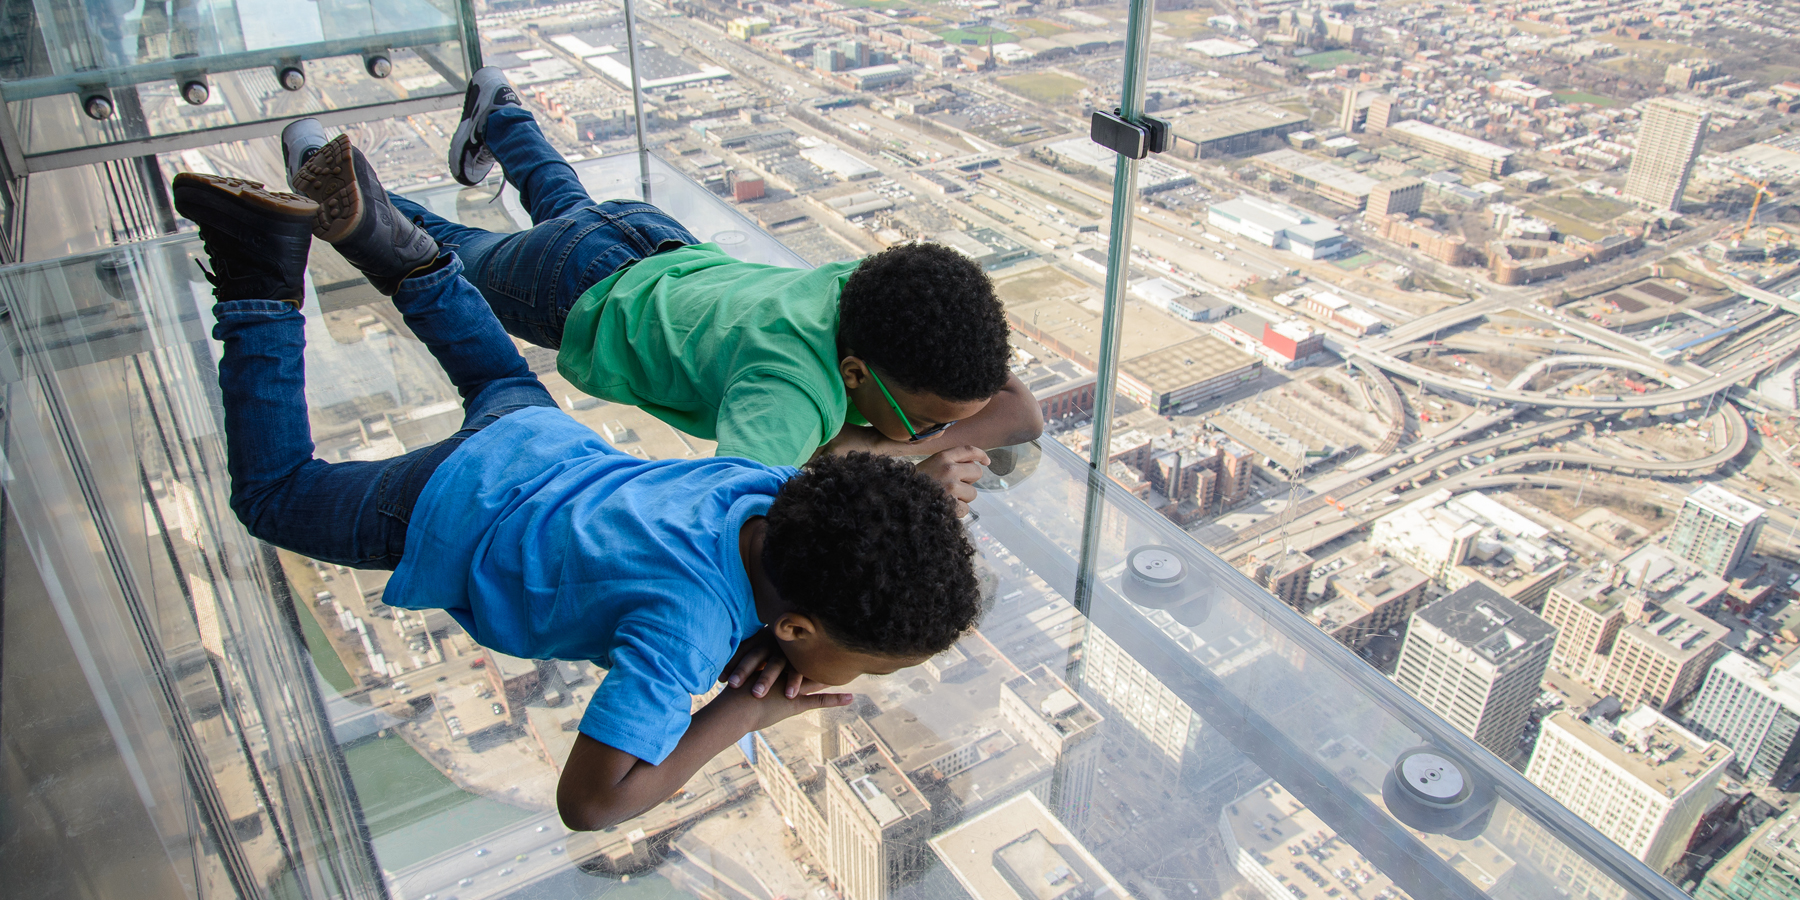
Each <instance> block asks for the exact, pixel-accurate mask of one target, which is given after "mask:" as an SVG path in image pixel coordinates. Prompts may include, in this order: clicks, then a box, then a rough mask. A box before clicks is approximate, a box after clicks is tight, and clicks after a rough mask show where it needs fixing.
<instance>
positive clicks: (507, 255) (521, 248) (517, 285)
mask: <svg viewBox="0 0 1800 900" xmlns="http://www.w3.org/2000/svg"><path fill="white" fill-rule="evenodd" d="M487 145H488V149H489V150H490V151H491V152H492V153H493V154H494V158H495V159H496V160H498V161H499V162H500V167H501V169H502V170H503V171H504V172H505V173H506V180H507V182H508V183H510V184H511V185H512V186H513V187H515V188H517V189H518V191H519V199H520V201H521V202H523V203H524V205H525V209H526V210H528V211H529V212H530V213H531V223H532V227H531V228H529V229H526V230H525V231H520V232H515V233H512V234H496V233H494V232H491V231H484V230H482V229H480V228H470V227H468V226H466V225H458V224H456V223H455V222H451V221H449V220H447V219H444V218H442V217H440V216H437V215H435V214H433V213H432V212H430V211H429V210H427V209H425V207H423V206H420V205H419V204H417V203H414V202H412V201H411V200H408V199H406V198H405V197H402V196H400V195H399V194H394V193H391V192H390V193H389V194H388V198H389V199H391V200H392V201H393V202H394V205H395V206H396V207H399V209H400V212H401V213H402V214H403V215H405V216H406V217H407V218H410V219H412V220H413V221H415V222H418V223H419V224H420V225H421V226H423V227H424V229H425V230H426V232H428V233H429V234H430V235H431V236H432V237H434V238H437V240H438V243H439V244H440V245H442V246H443V247H444V248H445V249H446V250H455V251H456V255H457V256H460V257H462V261H463V265H465V266H467V267H468V277H469V282H470V283H471V284H473V285H475V287H476V288H477V289H479V290H480V291H481V296H482V297H484V298H486V299H487V302H488V306H489V307H490V308H492V309H493V311H494V315H495V316H496V317H497V318H499V319H500V324H501V325H502V326H503V327H505V328H506V331H507V333H508V334H511V335H513V336H515V337H517V338H519V339H520V340H524V341H528V342H530V343H533V344H536V345H538V346H540V347H548V348H550V349H552V350H555V349H558V348H560V347H561V346H562V331H563V323H564V321H565V320H567V319H568V316H569V307H571V306H574V305H575V301H576V300H577V299H578V298H580V296H581V294H582V292H583V291H586V290H587V289H588V288H590V287H593V286H594V285H595V284H596V283H597V282H599V281H600V280H602V279H604V278H606V277H607V276H608V275H611V274H613V273H614V272H617V271H619V270H620V269H623V268H625V267H626V266H629V265H631V264H632V263H635V262H637V261H638V260H640V259H643V258H644V257H647V256H650V255H652V254H654V253H658V252H660V251H663V250H669V249H673V248H675V247H679V246H681V245H683V244H698V243H700V240H699V238H696V237H694V235H693V232H690V231H688V230H687V229H686V228H685V227H683V226H682V224H681V223H680V222H677V221H675V220H674V219H672V218H670V217H669V216H668V214H666V213H664V212H663V211H662V210H660V209H657V208H656V207H654V206H651V205H650V204H648V203H640V202H637V201H635V200H609V201H607V202H605V203H595V202H594V200H593V198H591V197H589V196H588V192H587V188H585V187H583V186H582V184H581V179H580V178H578V177H576V175H575V169H574V167H572V166H570V165H569V164H568V163H567V162H564V161H563V158H562V154H560V153H558V152H556V148H555V147H552V146H550V142H549V141H548V140H546V139H545V138H544V132H543V131H542V130H541V129H539V128H538V124H537V121H536V120H535V119H533V118H532V117H531V113H529V112H527V111H525V110H524V109H522V108H520V107H517V106H502V107H500V108H499V109H496V110H494V111H493V113H491V114H489V116H488V120H487Z"/></svg>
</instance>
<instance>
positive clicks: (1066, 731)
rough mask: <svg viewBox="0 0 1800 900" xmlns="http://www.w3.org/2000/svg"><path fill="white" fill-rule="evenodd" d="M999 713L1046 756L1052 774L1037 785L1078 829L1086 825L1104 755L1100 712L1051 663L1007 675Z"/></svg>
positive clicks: (1037, 790)
mask: <svg viewBox="0 0 1800 900" xmlns="http://www.w3.org/2000/svg"><path fill="white" fill-rule="evenodd" d="M1000 717H1001V718H1002V719H1003V720H1004V721H1005V722H1006V723H1007V724H1009V725H1011V726H1013V727H1014V728H1015V729H1017V730H1018V733H1019V734H1021V735H1023V736H1024V738H1025V741H1026V743H1028V744H1030V745H1031V746H1032V747H1033V748H1035V749H1036V750H1037V752H1038V753H1039V754H1041V755H1042V756H1043V757H1044V758H1045V759H1048V760H1053V761H1054V762H1055V770H1054V771H1053V772H1052V773H1051V777H1050V778H1048V779H1045V780H1044V781H1042V782H1040V783H1039V784H1038V785H1036V786H1035V787H1034V788H1033V792H1034V793H1036V794H1037V795H1038V796H1039V797H1040V798H1041V799H1042V800H1043V801H1044V804H1045V805H1046V806H1048V807H1049V808H1050V809H1052V810H1055V812H1056V816H1057V818H1059V819H1061V820H1062V821H1063V822H1064V823H1065V824H1067V825H1068V826H1069V830H1071V831H1073V832H1074V833H1076V834H1080V833H1082V831H1083V830H1084V829H1086V828H1087V821H1088V810H1089V808H1090V807H1091V806H1092V805H1093V799H1094V771H1095V769H1096V768H1097V767H1098V765H1099V758H1100V741H1099V737H1100V723H1101V721H1102V720H1101V718H1100V714H1099V713H1098V712H1095V711H1094V708H1093V707H1092V706H1089V705H1088V704H1087V703H1085V702H1083V701H1082V699H1081V698H1080V697H1077V696H1075V692H1074V691H1072V690H1070V689H1069V686H1068V684H1066V683H1065V682H1064V681H1063V680H1062V679H1061V678H1058V677H1056V673H1055V672H1052V671H1050V667H1049V666H1045V665H1038V666H1036V667H1034V668H1033V669H1032V670H1031V671H1029V672H1027V673H1025V674H1024V675H1020V676H1018V677H1017V678H1013V679H1011V680H1009V681H1007V682H1006V683H1005V684H1004V685H1002V686H1001V689H1000Z"/></svg>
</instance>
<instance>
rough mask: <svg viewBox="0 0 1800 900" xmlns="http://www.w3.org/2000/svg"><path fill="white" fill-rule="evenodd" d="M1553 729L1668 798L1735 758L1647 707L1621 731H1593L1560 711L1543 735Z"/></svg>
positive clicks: (1609, 727) (1601, 726)
mask: <svg viewBox="0 0 1800 900" xmlns="http://www.w3.org/2000/svg"><path fill="white" fill-rule="evenodd" d="M1551 729H1555V730H1557V731H1560V732H1562V733H1564V734H1566V735H1569V736H1570V737H1573V738H1574V739H1575V740H1577V741H1579V742H1581V743H1582V744H1584V745H1586V746H1588V747H1590V748H1592V749H1594V750H1596V751H1599V753H1600V755H1601V756H1602V757H1604V758H1605V759H1606V760H1607V761H1608V762H1611V763H1612V764H1614V765H1616V766H1618V767H1619V768H1621V769H1623V770H1625V771H1626V772H1628V773H1630V774H1631V776H1632V777H1634V778H1636V779H1638V780H1639V781H1641V782H1643V783H1644V784H1647V785H1653V786H1655V788H1656V789H1657V793H1663V794H1668V795H1669V796H1673V795H1674V794H1679V793H1681V792H1682V791H1684V790H1686V789H1687V788H1688V786H1689V785H1692V784H1693V783H1694V781H1695V780H1696V779H1698V778H1701V777H1703V776H1704V775H1705V774H1706V773H1707V772H1708V771H1710V770H1711V769H1712V767H1713V765H1714V764H1716V763H1720V762H1723V761H1724V759H1725V758H1726V757H1727V756H1730V755H1731V751H1730V750H1729V749H1727V748H1726V746H1725V745H1724V744H1720V743H1717V742H1714V741H1707V740H1704V739H1702V738H1701V737H1700V736H1699V735H1697V734H1695V733H1693V732H1691V731H1689V730H1687V729H1686V728H1683V727H1681V726H1680V725H1677V724H1675V722H1674V721H1673V720H1671V719H1669V718H1667V717H1666V716H1663V715H1661V714H1660V713H1658V712H1657V711H1656V710H1654V709H1651V708H1650V707H1647V706H1644V707H1639V708H1638V709H1637V710H1636V711H1634V712H1632V713H1631V714H1629V715H1626V716H1624V717H1622V718H1620V719H1619V721H1618V724H1617V725H1613V724H1610V723H1608V722H1607V721H1606V720H1604V719H1601V720H1599V722H1598V724H1594V725H1590V724H1588V723H1587V722H1583V721H1581V720H1580V719H1577V718H1575V716H1573V715H1572V714H1570V712H1569V711H1568V710H1566V709H1559V710H1557V711H1556V712H1554V713H1552V714H1551V715H1550V716H1549V718H1546V719H1545V720H1544V730H1545V731H1549V730H1551ZM1671 791H1672V792H1673V794H1669V793H1668V792H1671Z"/></svg>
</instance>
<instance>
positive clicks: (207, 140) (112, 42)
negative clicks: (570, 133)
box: [0, 0, 481, 177]
mask: <svg viewBox="0 0 1800 900" xmlns="http://www.w3.org/2000/svg"><path fill="white" fill-rule="evenodd" d="M474 35H475V24H474V9H473V5H472V4H471V3H470V2H468V0H398V2H395V0H381V2H371V0H317V2H302V3H279V2H268V0H218V2H181V0H176V2H150V3H144V4H138V5H136V6H134V5H133V4H131V3H124V4H120V3H114V2H110V0H95V2H87V0H46V2H39V3H34V4H31V5H29V6H28V7H26V9H25V10H24V11H23V13H22V14H19V15H9V16H8V17H7V18H6V22H5V24H4V25H3V26H0V47H4V48H5V50H4V52H3V53H0V98H3V99H4V100H5V102H6V106H7V111H8V116H7V117H6V120H5V122H4V123H3V124H0V145H3V147H4V150H5V151H6V154H7V164H8V165H9V166H10V167H11V170H12V174H13V175H14V176H15V177H17V176H23V175H25V174H27V173H30V172H35V171H43V170H46V169H56V168H65V167H69V166H78V165H85V164H89V163H94V162H99V161H103V160H109V159H120V158H123V157H126V156H144V155H149V154H154V153H166V152H172V151H178V150H183V149H187V148H192V147H199V146H204V145H208V144H215V143H219V142H222V141H232V140H241V139H244V138H247V137H253V136H256V135H261V134H273V133H275V132H276V131H279V130H280V128H281V126H282V125H283V124H284V123H285V122H287V121H291V120H292V119H294V118H297V117H300V116H307V115H313V116H319V117H321V118H322V119H325V120H327V121H328V122H329V123H330V124H334V125H344V124H349V123H352V122H361V121H366V120H369V119H376V118H395V117H403V116H407V115H412V114H415V113H419V112H426V111H430V110H436V109H443V108H446V107H449V106H453V105H456V104H457V102H458V101H460V100H461V98H462V93H463V86H464V84H465V83H466V81H467V79H468V76H469V73H471V72H473V71H474V70H475V68H477V67H479V66H480V58H481V57H480V50H479V48H478V45H477V43H476V41H475V39H474Z"/></svg>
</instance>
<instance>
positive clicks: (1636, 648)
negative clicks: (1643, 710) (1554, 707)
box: [1599, 604, 1731, 710]
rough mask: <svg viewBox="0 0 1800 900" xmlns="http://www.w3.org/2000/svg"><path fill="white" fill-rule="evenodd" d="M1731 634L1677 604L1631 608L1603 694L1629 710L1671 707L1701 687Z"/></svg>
mask: <svg viewBox="0 0 1800 900" xmlns="http://www.w3.org/2000/svg"><path fill="white" fill-rule="evenodd" d="M1730 634H1731V629H1729V628H1726V627H1725V626H1724V625H1721V624H1719V623H1718V622H1714V621H1713V620H1711V619H1709V618H1707V617H1706V616H1703V615H1701V614H1700V613H1698V612H1695V611H1694V610H1691V609H1687V608H1684V607H1680V606H1676V605H1674V604H1665V605H1663V606H1650V605H1645V606H1642V607H1638V608H1633V607H1632V606H1630V605H1627V606H1626V609H1625V620H1624V624H1623V627H1621V628H1620V629H1619V637H1618V639H1617V640H1615V641H1614V642H1613V650H1612V654H1611V655H1610V656H1609V658H1608V659H1607V662H1606V674H1605V675H1603V676H1601V678H1600V683H1599V687H1600V692H1601V693H1602V694H1611V695H1612V696H1615V697H1618V698H1619V701H1620V702H1621V703H1623V704H1625V706H1626V708H1628V709H1629V708H1631V707H1633V706H1637V705H1638V704H1640V703H1641V704H1644V705H1646V706H1650V707H1654V708H1656V709H1658V710H1667V709H1671V708H1673V707H1674V706H1675V705H1676V704H1678V703H1680V702H1681V701H1683V700H1685V699H1687V696H1688V695H1689V694H1692V693H1693V692H1694V690H1695V689H1696V688H1698V687H1700V679H1702V678H1704V677H1705V676H1706V670H1707V669H1708V668H1711V666H1712V664H1713V661H1714V660H1717V659H1718V658H1719V655H1720V654H1722V653H1724V652H1725V638H1726V637H1727V636H1728V635H1730Z"/></svg>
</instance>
